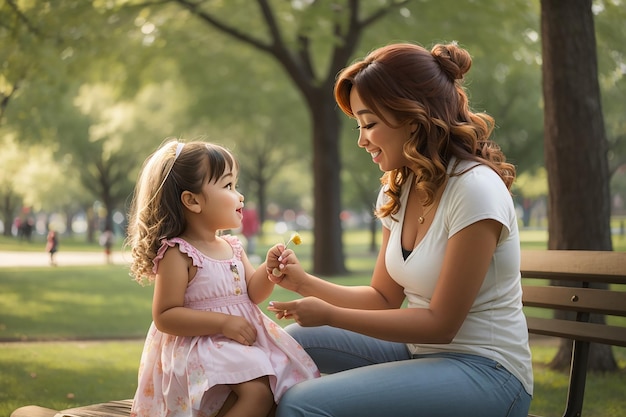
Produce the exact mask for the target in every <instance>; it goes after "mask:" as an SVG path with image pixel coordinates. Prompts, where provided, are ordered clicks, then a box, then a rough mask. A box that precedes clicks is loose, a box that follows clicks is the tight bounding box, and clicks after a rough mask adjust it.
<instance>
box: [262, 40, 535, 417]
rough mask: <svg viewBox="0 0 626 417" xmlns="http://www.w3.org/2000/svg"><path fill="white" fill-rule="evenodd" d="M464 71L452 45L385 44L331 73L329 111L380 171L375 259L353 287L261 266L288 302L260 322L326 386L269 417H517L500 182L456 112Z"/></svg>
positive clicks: (505, 168) (301, 387)
mask: <svg viewBox="0 0 626 417" xmlns="http://www.w3.org/2000/svg"><path fill="white" fill-rule="evenodd" d="M470 66H471V58H470V55H469V54H468V52H467V51H465V50H464V49H462V48H460V47H459V46H458V45H456V44H447V45H441V44H440V45H436V46H434V47H433V49H432V50H431V51H428V50H426V49H424V48H422V47H420V46H417V45H413V44H393V45H388V46H385V47H382V48H380V49H377V50H375V51H373V52H371V53H370V54H369V55H368V56H367V57H366V58H365V59H363V60H362V61H360V62H356V63H355V64H353V65H351V66H349V67H347V68H345V69H344V70H343V71H342V72H341V73H340V74H339V77H338V79H337V82H336V85H335V98H336V101H337V103H338V105H339V107H340V108H341V109H342V110H343V112H344V113H346V114H347V115H348V116H349V117H351V118H354V119H356V121H357V123H358V126H357V127H358V130H359V138H358V145H359V147H361V148H363V149H364V150H365V151H367V152H368V153H369V154H370V155H371V157H372V161H373V162H374V163H376V164H378V166H379V167H380V169H381V170H382V171H384V175H383V177H382V180H381V181H382V184H383V186H382V189H381V191H380V194H379V197H378V201H377V205H376V215H377V216H378V217H379V218H380V220H381V222H382V225H383V228H382V245H381V249H380V253H379V255H378V259H377V261H376V265H375V267H374V271H373V275H372V279H371V283H370V285H369V286H361V287H355V286H353V287H349V286H341V285H336V284H333V283H331V282H329V281H325V280H322V279H319V278H317V277H314V276H312V275H310V274H307V273H306V272H304V270H303V269H302V267H301V266H300V264H299V263H298V261H297V258H296V256H295V254H294V253H293V251H292V250H290V249H283V248H281V247H278V248H276V249H275V250H274V252H273V253H272V254H271V255H270V256H269V258H268V259H269V261H268V265H267V267H268V269H269V270H271V269H272V268H274V267H279V268H280V270H281V272H282V273H283V275H281V276H280V277H278V278H272V275H271V274H270V279H273V280H274V281H276V282H278V283H279V284H280V285H281V286H283V287H285V288H287V289H290V290H292V291H296V292H297V293H299V294H300V295H302V296H304V298H301V299H298V300H295V301H291V302H284V303H278V302H275V303H272V307H271V309H272V310H274V311H276V314H277V317H279V318H283V317H290V318H293V319H295V320H296V322H297V323H298V324H294V325H291V326H289V327H288V328H287V330H288V331H289V332H290V334H291V335H292V336H293V337H294V338H295V339H296V340H297V341H298V342H300V344H302V345H303V347H304V348H305V350H306V351H307V352H308V353H309V354H310V355H311V357H312V358H313V360H314V361H315V362H316V364H317V365H318V367H319V368H320V371H321V372H322V373H327V374H329V375H326V376H324V377H323V378H321V379H318V380H310V381H305V382H303V383H301V384H298V385H296V386H294V387H292V388H291V389H290V390H289V391H287V393H286V394H285V396H284V397H283V399H282V400H281V402H280V404H279V407H278V411H277V416H278V417H286V416H289V417H293V416H305V415H306V416H334V417H340V416H355V415H358V416H394V417H400V416H411V417H414V416H428V417H437V416H442V417H453V416H463V417H466V416H481V417H490V416H494V417H495V416H500V417H504V416H510V417H513V416H515V417H521V416H526V415H527V413H528V409H529V405H530V400H531V395H532V389H533V378H532V368H531V356H530V349H529V346H528V331H527V328H526V320H525V317H524V314H523V312H522V302H521V295H522V291H521V279H520V272H519V262H520V246H519V235H518V228H517V219H516V215H515V209H514V205H513V201H512V198H511V195H510V192H509V189H510V187H511V184H512V183H513V180H514V179H515V168H514V167H513V166H512V165H511V164H509V163H507V162H506V161H505V156H504V154H503V153H502V152H501V150H500V148H499V147H498V146H497V145H496V144H495V143H494V142H492V141H491V140H490V134H491V131H492V129H493V126H494V120H493V119H492V118H491V117H490V116H488V115H487V114H482V113H474V112H472V111H471V110H470V108H469V104H468V99H467V95H466V93H465V91H464V90H463V88H462V86H461V82H462V80H463V77H464V75H465V74H466V73H467V71H468V70H469V68H470ZM281 250H282V252H281ZM405 299H406V301H407V308H402V305H403V302H404V301H405Z"/></svg>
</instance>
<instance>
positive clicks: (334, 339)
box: [276, 324, 531, 417]
mask: <svg viewBox="0 0 626 417" xmlns="http://www.w3.org/2000/svg"><path fill="white" fill-rule="evenodd" d="M286 329H287V331H288V332H289V333H290V334H291V335H292V336H293V337H294V338H295V339H296V340H297V341H298V342H299V343H300V344H301V345H302V346H303V347H304V349H305V350H306V351H307V352H308V353H309V355H311V357H312V358H313V360H314V361H315V363H316V364H317V365H318V367H319V368H320V371H321V372H322V373H326V374H328V375H324V376H323V377H321V378H317V379H312V380H308V381H305V382H301V383H299V384H297V385H295V386H293V387H292V388H290V389H289V390H288V391H287V392H286V393H285V394H284V395H283V397H282V398H281V400H280V403H279V404H278V410H277V413H276V417H296V416H301V417H304V416H307V417H312V416H327V417H331V416H332V417H354V416H359V417H369V416H372V417H374V416H376V417H386V416H390V417H391V416H393V417H421V416H423V417H456V416H458V417H461V416H462V417H472V416H477V417H526V416H527V415H528V408H529V407H530V400H531V397H530V395H528V394H527V393H526V391H525V390H524V387H523V386H522V384H521V383H520V382H519V380H518V379H517V378H515V377H514V376H513V375H512V374H511V373H510V372H508V371H507V370H506V369H504V367H503V366H502V365H500V364H499V363H497V362H495V361H493V360H491V359H487V358H484V357H481V356H477V355H468V354H462V353H441V354H429V355H416V356H411V354H410V353H409V351H408V349H407V348H406V345H404V344H403V343H391V342H386V341H382V340H378V339H374V338H371V337H368V336H363V335H361V334H358V333H354V332H349V331H346V330H342V329H336V328H332V327H328V326H324V327H309V328H304V327H300V326H298V325H297V324H292V325H290V326H287V328H286Z"/></svg>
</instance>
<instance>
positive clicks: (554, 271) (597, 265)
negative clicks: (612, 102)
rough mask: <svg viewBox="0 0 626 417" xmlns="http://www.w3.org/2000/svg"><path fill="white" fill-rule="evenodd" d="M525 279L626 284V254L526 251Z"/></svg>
mask: <svg viewBox="0 0 626 417" xmlns="http://www.w3.org/2000/svg"><path fill="white" fill-rule="evenodd" d="M521 270H522V277H524V278H545V279H555V280H573V281H586V282H606V283H612V284H626V252H610V251H578V250H576V251H574V250H523V251H522V258H521Z"/></svg>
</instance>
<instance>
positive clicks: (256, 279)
mask: <svg viewBox="0 0 626 417" xmlns="http://www.w3.org/2000/svg"><path fill="white" fill-rule="evenodd" d="M241 261H242V262H243V266H244V268H245V274H246V284H247V286H248V297H250V300H252V302H253V303H254V304H259V303H261V302H263V301H265V300H266V299H267V297H269V296H270V294H271V293H272V291H273V290H274V283H273V282H271V281H270V280H269V279H267V272H266V262H263V263H262V264H261V265H260V266H259V267H258V268H256V269H254V266H253V265H252V263H251V262H250V259H249V258H248V255H246V253H245V252H244V251H242V252H241Z"/></svg>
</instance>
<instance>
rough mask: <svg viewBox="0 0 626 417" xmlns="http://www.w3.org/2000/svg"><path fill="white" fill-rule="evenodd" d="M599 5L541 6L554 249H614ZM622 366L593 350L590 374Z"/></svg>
mask: <svg viewBox="0 0 626 417" xmlns="http://www.w3.org/2000/svg"><path fill="white" fill-rule="evenodd" d="M591 3H592V1H591V0H570V1H562V0H542V1H541V31H542V56H543V94H544V101H545V108H544V128H545V133H544V134H545V144H544V146H545V156H546V168H547V172H548V187H549V194H548V195H549V202H548V249H578V250H612V243H611V230H610V192H609V170H608V159H607V150H608V144H607V140H606V134H605V131H604V121H603V116H602V107H601V102H600V88H599V84H598V71H597V58H596V42H595V32H594V30H595V29H594V22H593V14H592V10H591ZM555 315H556V316H557V317H558V316H560V314H555ZM593 320H598V321H601V322H603V321H604V317H595V318H593ZM570 343H571V342H569V341H566V340H564V341H562V343H561V346H560V349H559V352H558V353H557V356H556V357H555V359H554V360H553V362H552V364H551V365H552V366H553V367H555V368H562V367H564V366H568V365H569V360H570V357H571V345H570ZM614 363H615V360H614V359H613V356H612V351H611V348H610V347H609V346H605V345H597V346H595V347H593V348H592V350H591V354H590V358H589V368H590V369H592V370H608V369H606V366H607V364H608V365H609V366H610V364H614Z"/></svg>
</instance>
